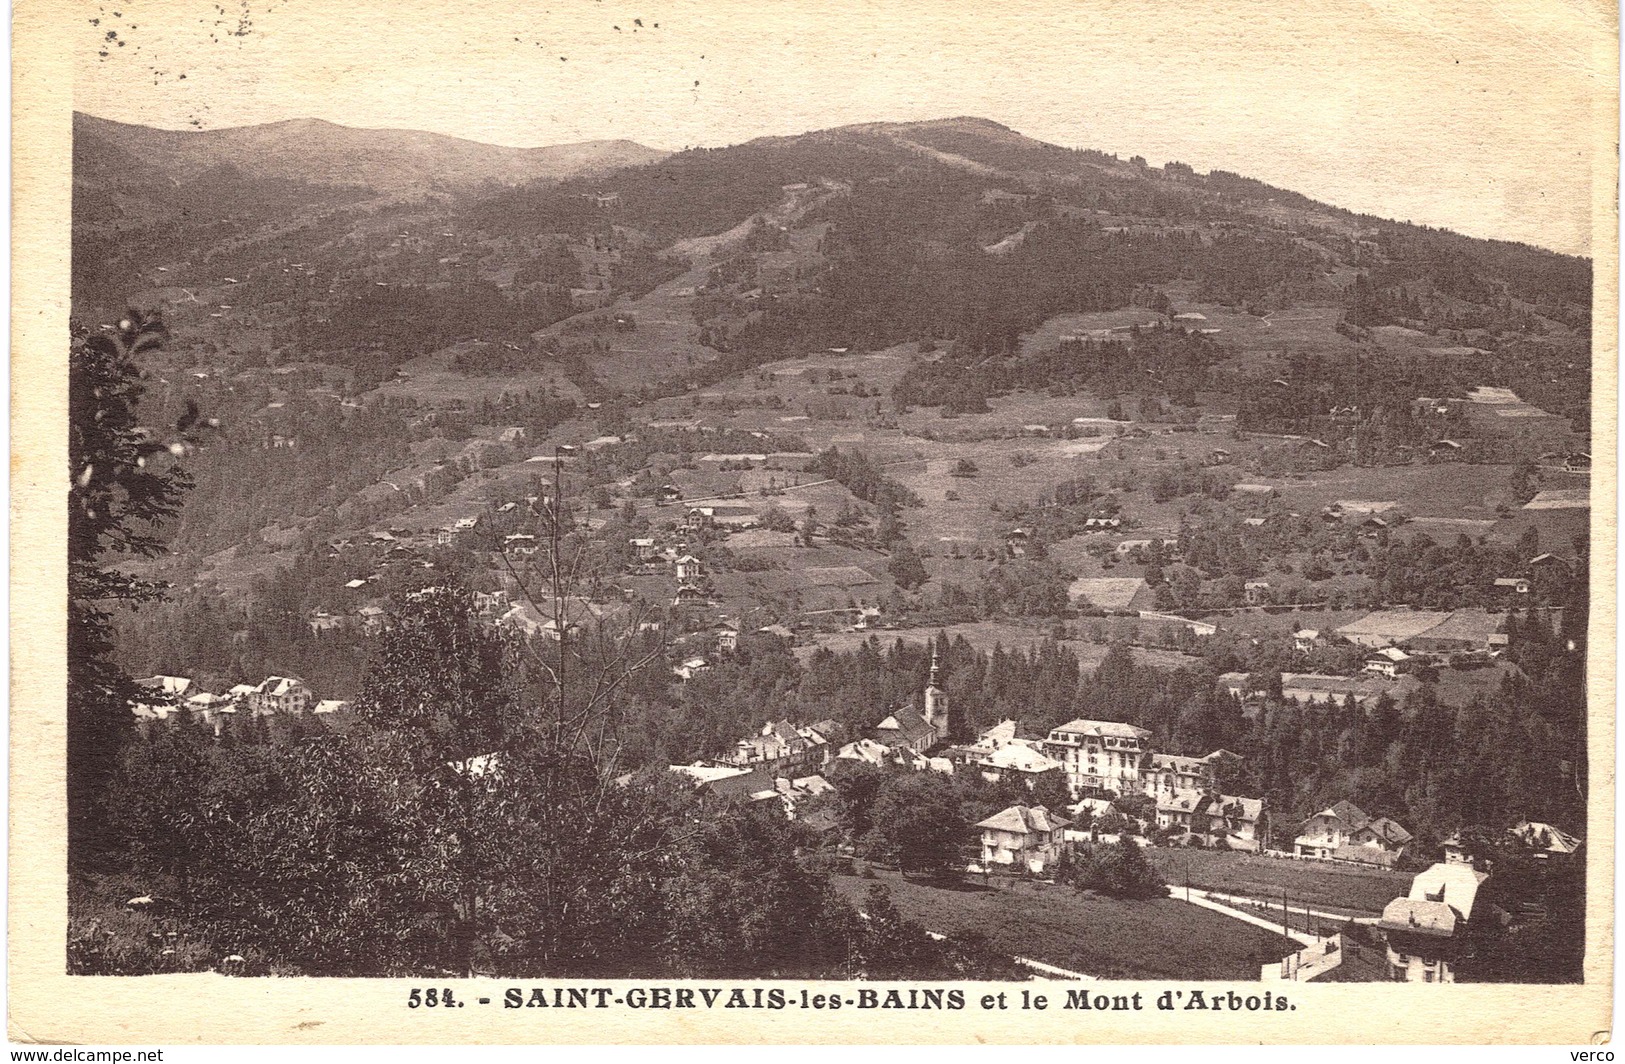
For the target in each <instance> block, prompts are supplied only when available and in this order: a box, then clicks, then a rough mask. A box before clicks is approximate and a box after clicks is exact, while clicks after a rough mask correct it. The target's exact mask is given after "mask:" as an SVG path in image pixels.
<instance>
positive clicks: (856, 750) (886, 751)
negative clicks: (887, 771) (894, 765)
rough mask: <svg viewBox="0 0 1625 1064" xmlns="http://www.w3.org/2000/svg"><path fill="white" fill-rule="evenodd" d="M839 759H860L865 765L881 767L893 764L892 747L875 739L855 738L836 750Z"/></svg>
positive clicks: (836, 756)
mask: <svg viewBox="0 0 1625 1064" xmlns="http://www.w3.org/2000/svg"><path fill="white" fill-rule="evenodd" d="M835 758H836V760H838V761H859V762H862V763H863V764H865V765H874V766H876V767H880V766H883V765H888V764H891V761H892V750H891V747H889V746H885V745H883V744H881V743H878V742H876V741H875V740H873V739H855V740H853V741H852V742H849V743H847V744H846V745H845V746H843V747H841V748H840V750H838V751H836V753H835Z"/></svg>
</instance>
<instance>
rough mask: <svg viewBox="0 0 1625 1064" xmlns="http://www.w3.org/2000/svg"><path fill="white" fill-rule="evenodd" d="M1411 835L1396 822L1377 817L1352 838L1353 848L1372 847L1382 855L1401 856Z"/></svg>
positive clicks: (1407, 845)
mask: <svg viewBox="0 0 1625 1064" xmlns="http://www.w3.org/2000/svg"><path fill="white" fill-rule="evenodd" d="M1411 838H1412V836H1411V833H1410V832H1409V831H1406V830H1405V828H1404V827H1402V826H1401V825H1400V824H1399V823H1398V821H1394V820H1390V819H1388V818H1387V817H1385V816H1379V817H1377V818H1376V819H1375V820H1372V821H1369V822H1367V823H1366V824H1365V825H1363V826H1362V827H1360V828H1359V829H1358V830H1356V831H1355V832H1354V835H1353V836H1352V839H1353V844H1354V845H1355V846H1366V847H1374V848H1376V849H1378V850H1381V851H1382V852H1384V853H1392V854H1401V853H1403V852H1404V851H1405V849H1406V848H1407V847H1409V846H1410V844H1411Z"/></svg>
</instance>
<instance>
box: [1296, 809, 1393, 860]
mask: <svg viewBox="0 0 1625 1064" xmlns="http://www.w3.org/2000/svg"><path fill="white" fill-rule="evenodd" d="M1410 844H1411V833H1410V832H1409V831H1407V830H1405V828H1404V827H1402V826H1400V825H1399V824H1398V823H1396V822H1395V821H1393V820H1390V819H1388V818H1387V817H1376V818H1375V819H1373V818H1372V817H1369V816H1367V815H1366V813H1365V811H1364V810H1363V809H1361V808H1360V807H1359V806H1357V805H1355V804H1354V803H1353V802H1350V801H1341V802H1338V803H1337V804H1336V805H1334V806H1332V807H1331V808H1329V809H1323V810H1321V811H1320V812H1318V813H1316V814H1315V815H1314V816H1312V817H1310V818H1309V819H1308V820H1306V821H1304V823H1303V827H1302V828H1300V829H1299V835H1298V837H1297V838H1296V839H1295V840H1294V841H1293V844H1292V845H1293V852H1294V853H1297V854H1299V855H1302V856H1306V857H1320V858H1326V859H1330V860H1336V861H1352V862H1355V863H1358V864H1374V865H1382V866H1383V867H1385V868H1392V867H1393V866H1394V864H1395V863H1396V862H1397V861H1398V860H1399V858H1400V857H1401V856H1403V855H1404V853H1405V851H1406V850H1407V849H1408V848H1409V846H1410Z"/></svg>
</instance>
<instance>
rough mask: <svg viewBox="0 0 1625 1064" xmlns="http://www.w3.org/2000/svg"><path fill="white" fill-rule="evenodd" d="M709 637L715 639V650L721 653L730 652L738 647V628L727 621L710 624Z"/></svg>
mask: <svg viewBox="0 0 1625 1064" xmlns="http://www.w3.org/2000/svg"><path fill="white" fill-rule="evenodd" d="M711 638H712V639H714V640H715V641H716V645H717V650H718V651H719V652H721V653H724V654H730V653H732V652H733V651H735V650H738V649H739V629H738V627H737V626H735V625H732V624H729V623H728V622H727V621H722V622H720V623H718V624H714V625H712V626H711Z"/></svg>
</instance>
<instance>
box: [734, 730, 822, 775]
mask: <svg viewBox="0 0 1625 1064" xmlns="http://www.w3.org/2000/svg"><path fill="white" fill-rule="evenodd" d="M815 739H817V740H818V741H816V742H815V741H814V740H815ZM828 751H829V743H828V742H827V741H825V740H824V739H823V737H822V736H820V735H819V734H818V733H817V732H816V731H813V730H812V729H803V728H798V727H796V726H795V725H794V724H791V723H790V722H789V721H787V720H780V721H768V722H767V723H765V724H763V725H762V729H761V731H759V732H757V733H756V734H755V735H752V736H750V737H748V738H745V739H741V740H739V741H738V742H737V743H735V744H734V747H733V749H732V750H731V751H729V753H728V756H727V757H726V758H724V759H723V760H724V761H725V762H726V763H727V764H730V765H758V764H759V765H767V766H768V767H770V768H772V769H773V770H774V771H775V772H777V771H778V770H780V769H782V768H791V767H806V766H809V765H810V766H812V767H815V768H816V767H818V766H820V765H822V764H823V763H824V761H825V759H826V758H827V757H828Z"/></svg>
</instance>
